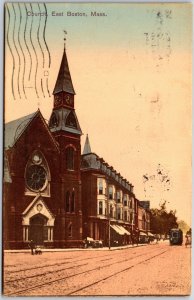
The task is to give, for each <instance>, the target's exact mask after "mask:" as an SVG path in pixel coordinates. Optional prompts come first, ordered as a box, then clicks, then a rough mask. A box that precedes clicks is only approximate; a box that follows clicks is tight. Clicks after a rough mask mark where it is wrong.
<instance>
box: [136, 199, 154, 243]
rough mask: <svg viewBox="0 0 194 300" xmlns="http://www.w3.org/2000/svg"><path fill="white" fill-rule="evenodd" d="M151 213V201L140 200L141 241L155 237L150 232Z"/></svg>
mask: <svg viewBox="0 0 194 300" xmlns="http://www.w3.org/2000/svg"><path fill="white" fill-rule="evenodd" d="M150 213H151V212H150V201H140V200H138V229H139V237H140V240H145V239H148V238H149V237H152V236H153V234H152V233H151V232H150Z"/></svg>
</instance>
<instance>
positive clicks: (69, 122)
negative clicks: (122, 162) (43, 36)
mask: <svg viewBox="0 0 194 300" xmlns="http://www.w3.org/2000/svg"><path fill="white" fill-rule="evenodd" d="M53 98H54V99H53V109H52V113H51V116H50V120H49V122H48V123H47V122H46V121H45V119H44V117H43V116H42V114H41V112H40V110H37V111H36V112H34V113H32V114H30V115H27V116H25V117H22V118H20V119H17V120H14V121H12V122H9V123H7V124H5V128H4V187H3V188H4V191H3V196H4V197H3V242H4V249H24V248H28V244H29V241H31V240H33V241H34V243H35V244H36V245H40V246H44V247H45V248H71V247H82V245H83V239H85V238H87V237H90V238H93V239H96V240H99V239H100V240H102V241H103V245H106V246H107V245H108V244H111V245H114V242H115V241H116V242H117V243H119V244H121V245H125V244H128V243H130V241H131V237H132V236H134V235H136V236H137V234H138V200H137V199H136V197H135V195H134V192H133V185H132V184H131V183H129V182H128V181H127V180H126V179H125V178H123V177H122V176H121V174H120V173H118V172H117V171H116V170H114V168H113V167H112V166H110V165H109V164H108V163H107V162H105V161H104V160H103V158H100V157H99V156H98V155H97V154H95V153H93V152H92V151H91V147H90V144H89V139H88V137H87V138H86V143H85V147H84V151H83V154H82V155H81V144H80V137H81V135H82V131H81V128H80V125H79V121H78V118H77V116H76V112H75V90H74V87H73V83H72V79H71V75H70V70H69V66H68V61H67V56H66V50H65V48H64V52H63V57H62V61H61V65H60V68H59V73H58V77H57V80H56V84H55V87H54V90H53ZM142 210H143V207H141V211H142ZM139 211H140V209H139ZM139 224H140V220H139ZM144 229H146V228H144ZM147 229H148V228H147ZM148 230H150V229H148Z"/></svg>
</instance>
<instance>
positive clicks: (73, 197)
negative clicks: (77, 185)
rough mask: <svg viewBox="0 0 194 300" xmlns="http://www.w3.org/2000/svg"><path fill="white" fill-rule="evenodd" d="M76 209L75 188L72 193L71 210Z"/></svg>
mask: <svg viewBox="0 0 194 300" xmlns="http://www.w3.org/2000/svg"><path fill="white" fill-rule="evenodd" d="M74 211H75V191H74V190H73V192H72V195H71V212H74Z"/></svg>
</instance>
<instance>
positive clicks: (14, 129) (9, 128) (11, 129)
mask: <svg viewBox="0 0 194 300" xmlns="http://www.w3.org/2000/svg"><path fill="white" fill-rule="evenodd" d="M36 114H37V111H36V112H33V113H32V114H29V115H27V116H24V117H22V118H19V119H16V120H14V121H11V122H8V123H6V124H5V127H4V148H5V149H7V148H9V147H12V146H13V145H14V144H15V142H16V141H17V139H18V138H19V137H20V136H21V134H22V133H23V132H24V130H25V128H26V127H27V126H28V124H29V123H30V122H31V120H32V119H33V118H34V116H35V115H36Z"/></svg>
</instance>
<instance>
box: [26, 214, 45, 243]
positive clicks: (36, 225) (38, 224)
mask: <svg viewBox="0 0 194 300" xmlns="http://www.w3.org/2000/svg"><path fill="white" fill-rule="evenodd" d="M47 221H48V219H47V218H46V217H45V216H43V215H42V214H40V213H39V214H36V215H35V216H33V217H32V218H30V228H29V240H33V241H34V243H35V244H36V245H43V243H44V241H45V240H48V227H47Z"/></svg>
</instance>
